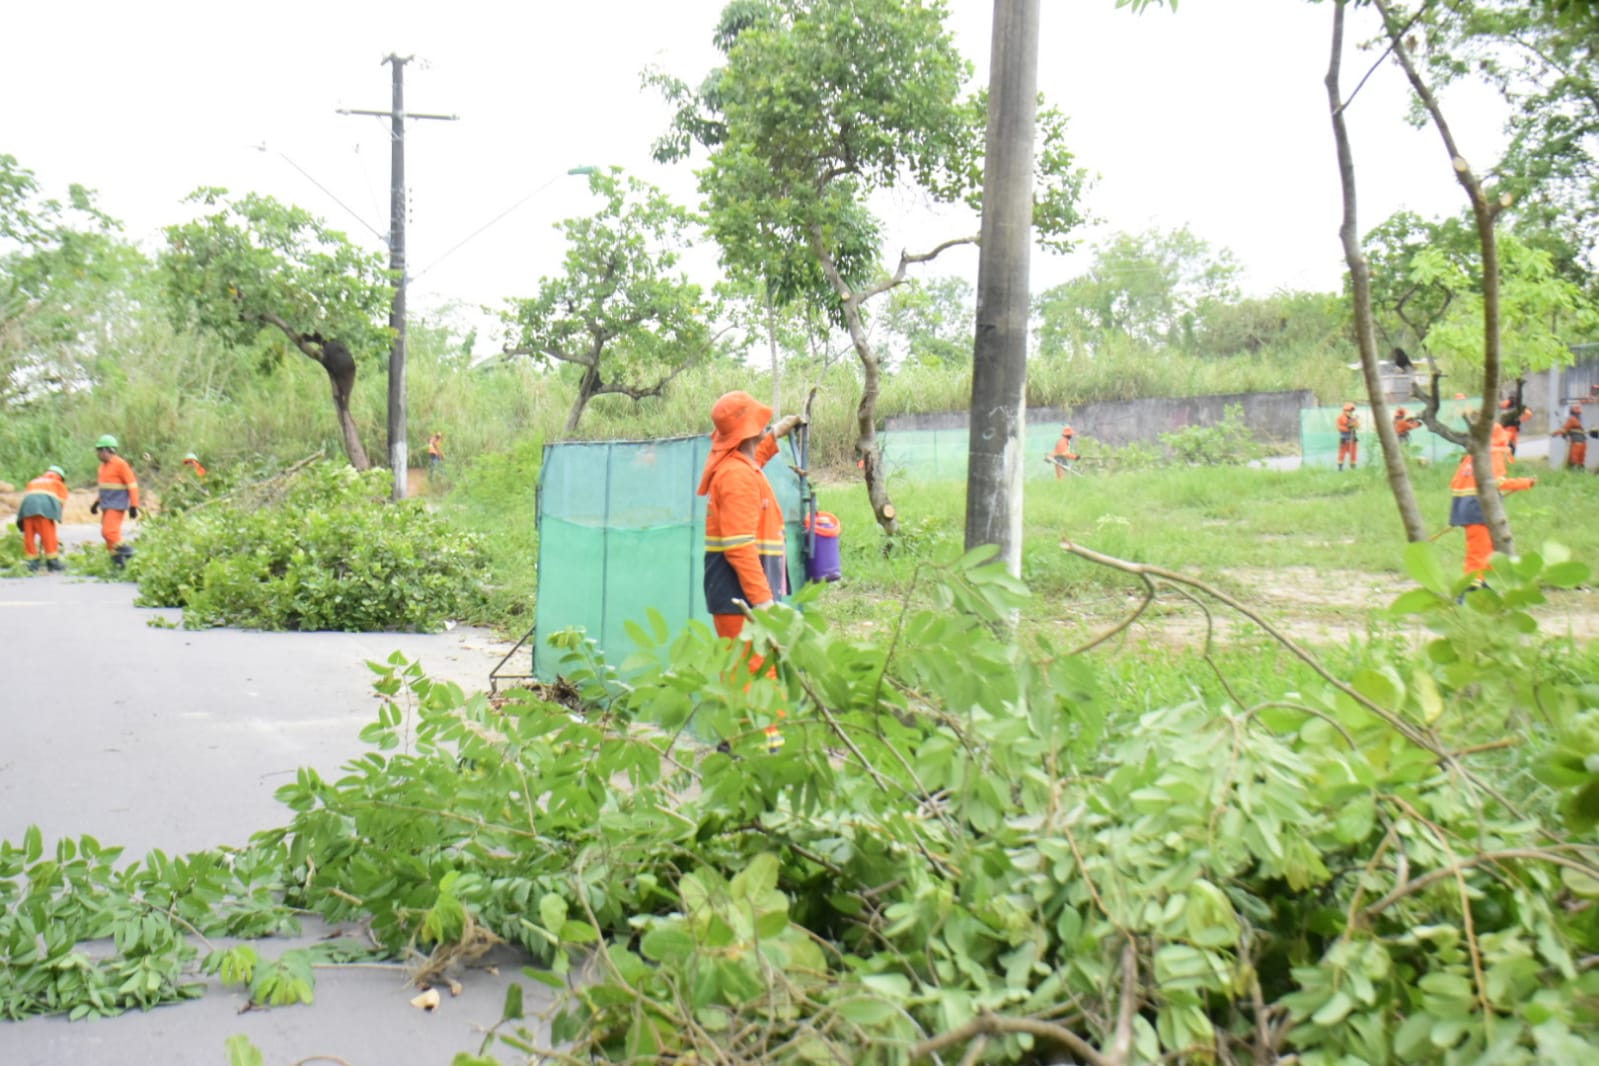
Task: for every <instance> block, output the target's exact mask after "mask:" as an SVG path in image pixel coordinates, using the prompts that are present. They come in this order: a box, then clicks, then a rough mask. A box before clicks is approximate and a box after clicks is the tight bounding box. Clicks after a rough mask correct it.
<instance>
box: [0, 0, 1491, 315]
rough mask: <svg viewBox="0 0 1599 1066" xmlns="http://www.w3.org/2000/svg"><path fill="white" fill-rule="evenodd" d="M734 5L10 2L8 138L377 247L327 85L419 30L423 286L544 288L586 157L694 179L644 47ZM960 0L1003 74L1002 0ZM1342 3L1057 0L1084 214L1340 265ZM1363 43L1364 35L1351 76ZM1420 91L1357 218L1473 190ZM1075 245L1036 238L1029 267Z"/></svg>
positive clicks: (414, 176)
mask: <svg viewBox="0 0 1599 1066" xmlns="http://www.w3.org/2000/svg"><path fill="white" fill-rule="evenodd" d="M723 3H724V0H586V2H582V3H563V4H555V3H547V2H537V0H535V2H530V3H528V2H524V3H510V4H505V3H499V2H495V3H488V2H480V0H455V2H453V3H440V2H437V0H432V2H426V3H415V2H410V0H388V2H383V3H375V2H370V0H321V2H316V3H311V2H306V0H279V2H277V3H274V4H270V5H258V4H218V3H215V2H209V3H204V4H201V3H195V2H190V0H147V2H145V3H142V4H133V3H127V2H125V0H123V2H117V3H108V2H104V0H88V2H80V3H77V4H72V5H57V4H44V3H37V4H26V5H13V7H12V8H11V9H10V10H8V12H7V17H6V32H5V35H4V38H3V39H0V99H3V100H4V101H5V104H4V108H3V110H0V152H8V153H10V154H12V155H14V156H16V157H17V158H18V160H19V161H20V162H21V163H22V165H23V166H25V167H27V168H29V169H31V170H33V171H34V172H35V173H36V175H37V176H38V177H39V179H40V181H41V182H42V183H43V184H44V186H45V188H46V189H47V190H48V191H50V192H52V193H57V194H59V193H60V192H62V191H63V190H64V188H65V186H66V184H67V183H69V182H81V183H83V184H85V185H88V186H90V187H91V188H95V189H97V190H99V193H100V197H101V203H102V206H103V207H104V208H105V209H106V210H107V211H109V212H110V213H111V214H112V215H114V216H116V217H118V218H120V219H122V220H123V221H124V222H125V223H126V224H127V227H128V231H129V233H130V234H131V235H132V236H134V237H135V238H139V239H141V240H144V241H146V243H147V244H148V246H150V247H151V248H153V247H154V245H155V242H156V239H157V236H158V234H159V230H160V227H161V226H163V225H165V224H167V223H171V222H173V221H177V220H178V219H180V218H182V217H184V210H185V209H184V208H183V207H182V206H181V205H180V203H179V201H180V200H181V199H182V198H183V196H184V195H185V194H186V193H188V192H189V191H190V190H191V189H193V188H195V187H196V186H199V185H221V186H225V187H227V188H230V189H232V190H234V191H244V190H255V191H259V192H264V193H270V194H271V195H274V196H276V197H278V198H280V199H283V200H287V201H291V202H294V203H297V204H300V205H301V206H304V207H306V208H309V209H311V210H312V211H314V212H316V213H318V214H320V215H322V216H323V217H325V218H327V219H328V220H329V221H330V222H331V223H333V224H334V225H336V226H339V227H342V228H344V229H345V230H346V231H347V232H348V233H349V234H350V236H351V237H352V238H355V239H357V240H359V241H361V242H362V243H364V244H366V245H368V246H370V247H372V248H375V249H379V248H382V247H383V242H382V240H381V236H380V235H381V234H382V233H383V232H385V231H386V230H387V228H388V213H389V208H388V184H389V146H388V123H387V119H381V120H380V119H377V118H368V117H358V116H346V115H339V114H338V113H337V109H339V108H364V109H373V110H387V108H388V107H389V103H390V68H389V67H388V66H386V65H383V63H382V60H383V57H384V56H385V55H387V54H389V53H398V54H401V55H414V56H415V57H416V59H415V61H414V62H412V63H411V64H410V65H408V66H407V67H406V79H405V94H406V97H405V102H406V108H407V110H408V111H411V112H428V113H438V114H453V115H458V116H459V120H458V121H454V122H435V121H414V122H412V123H411V125H410V127H409V130H408V133H407V139H406V147H407V152H406V172H407V184H408V186H409V188H410V203H411V209H410V221H409V222H408V224H407V246H408V250H409V259H410V264H411V273H412V276H413V278H414V281H413V283H412V289H411V306H412V307H413V308H426V307H428V306H430V305H432V304H434V303H436V302H438V301H440V300H443V299H446V298H455V299H459V300H463V301H467V302H470V303H497V302H498V301H500V300H501V299H502V298H504V297H508V296H512V295H530V294H531V293H532V292H533V290H534V289H535V287H536V285H537V281H538V278H539V277H540V276H541V275H543V274H547V273H550V272H552V271H553V270H555V269H556V267H557V266H558V264H559V257H560V244H559V240H558V237H557V236H556V235H555V234H554V232H553V231H552V230H551V225H552V223H554V222H556V221H558V220H560V219H562V218H566V217H571V216H574V215H579V214H583V213H587V212H588V211H589V210H592V208H593V206H594V205H593V202H592V199H591V197H590V196H589V195H588V193H587V191H586V187H585V185H584V182H583V179H582V178H580V177H567V176H565V172H566V171H567V170H568V169H569V168H570V167H573V166H579V165H585V164H606V165H610V164H615V165H620V166H623V167H626V168H627V169H628V170H630V171H631V172H634V173H636V174H638V175H639V176H641V177H644V178H646V179H647V180H650V181H653V182H655V183H657V184H659V185H661V186H663V187H665V188H666V189H668V190H669V191H670V192H671V193H673V195H674V196H676V197H678V198H679V199H681V200H683V201H685V202H691V201H693V199H694V196H695V192H694V180H693V175H692V172H691V168H690V167H689V166H684V165H680V166H675V167H661V166H658V165H656V164H654V163H652V162H651V161H650V160H649V146H650V142H651V140H652V139H653V138H654V137H655V136H657V135H658V134H659V133H660V131H661V130H662V129H663V128H664V126H665V123H666V121H667V110H666V108H665V106H664V105H663V104H662V103H661V102H660V101H659V98H658V96H656V95H655V94H654V93H653V92H652V91H646V90H643V89H641V87H640V72H641V71H642V70H643V69H644V68H646V67H649V66H652V65H654V66H659V67H661V68H663V69H665V70H667V71H669V72H671V73H674V74H677V75H679V76H682V77H684V78H685V79H687V80H688V81H690V82H691V83H698V81H699V79H700V78H701V77H702V76H703V75H704V73H705V71H706V70H707V69H708V68H709V67H710V66H711V65H712V64H713V63H714V62H715V60H716V53H715V52H714V50H713V49H712V48H711V46H710V43H709V41H710V33H711V29H712V27H713V26H714V24H715V20H716V16H717V14H718V13H719V11H720V10H721V8H722V6H723ZM951 9H952V19H951V28H952V30H953V31H954V33H955V35H956V39H957V41H958V43H959V44H960V46H961V48H962V49H963V50H964V51H965V52H966V54H967V56H968V57H969V58H970V59H971V60H972V62H973V63H974V65H975V67H976V78H977V80H978V81H979V82H980V83H985V84H986V80H987V74H988V54H989V32H990V27H991V19H992V11H993V4H992V2H991V0H952V2H951ZM1331 19H1332V13H1331V6H1330V5H1328V4H1311V3H1308V2H1303V0H1182V3H1181V5H1180V8H1179V10H1178V11H1177V12H1176V13H1175V14H1174V13H1172V12H1170V11H1166V10H1162V9H1151V10H1148V11H1146V12H1145V13H1144V14H1142V15H1133V14H1131V13H1129V12H1127V11H1118V10H1116V8H1115V5H1114V3H1113V0H1044V7H1043V24H1042V28H1041V41H1040V54H1041V62H1040V82H1041V86H1040V87H1041V89H1042V91H1043V92H1044V93H1045V94H1046V96H1047V97H1048V99H1049V100H1050V101H1051V102H1052V103H1054V104H1056V105H1057V106H1059V107H1060V108H1061V109H1062V110H1063V111H1065V112H1066V114H1067V115H1069V116H1070V120H1071V125H1070V139H1071V142H1072V144H1073V147H1074V149H1075V151H1076V152H1077V155H1078V159H1079V161H1080V163H1081V164H1082V165H1083V166H1084V167H1086V168H1087V169H1088V170H1089V171H1090V172H1092V173H1094V174H1096V175H1097V176H1098V177H1097V182H1096V184H1095V186H1094V188H1093V189H1092V190H1091V192H1090V195H1089V199H1088V203H1087V208H1088V210H1089V211H1090V212H1091V213H1092V214H1094V215H1095V216H1097V217H1098V218H1099V219H1101V220H1103V222H1102V224H1101V225H1100V226H1098V227H1096V228H1094V229H1092V230H1089V231H1086V232H1085V234H1084V236H1085V239H1086V240H1087V241H1089V242H1091V241H1092V240H1094V239H1102V238H1103V237H1104V236H1106V235H1107V234H1109V233H1111V232H1115V231H1118V230H1127V231H1140V230H1144V229H1147V228H1149V227H1161V228H1163V229H1170V228H1175V227H1177V226H1181V225H1184V224H1186V225H1188V226H1190V227H1191V228H1192V229H1193V231H1194V232H1195V233H1196V234H1197V235H1199V236H1200V237H1202V238H1204V239H1206V240H1207V241H1209V242H1211V244H1212V245H1215V246H1222V247H1227V248H1230V249H1232V250H1233V252H1234V253H1235V254H1236V255H1237V256H1238V258H1239V259H1240V261H1241V262H1242V263H1243V264H1244V266H1245V268H1246V270H1247V274H1246V279H1245V287H1246V289H1247V290H1248V291H1249V292H1251V293H1254V294H1265V293H1269V292H1272V291H1274V290H1278V289H1313V290H1332V289H1335V288H1337V287H1338V285H1339V284H1340V277H1341V272H1342V258H1341V252H1340V248H1339V244H1338V237H1337V228H1338V223H1339V216H1340V211H1341V205H1340V203H1339V199H1338V183H1337V174H1336V170H1335V161H1334V155H1333V144H1332V134H1331V128H1330V123H1329V120H1328V118H1327V107H1326V96H1325V90H1324V89H1323V87H1322V77H1323V74H1324V72H1325V70H1326V65H1327V55H1328V47H1329V43H1328V42H1329V34H1330V28H1331ZM1366 30H1367V31H1368V32H1369V30H1370V26H1369V24H1367V26H1366ZM1359 37H1360V34H1352V35H1351V40H1358V39H1359ZM1372 58H1373V54H1372V53H1370V52H1355V51H1353V50H1351V51H1350V54H1349V55H1348V56H1347V57H1346V60H1345V77H1344V81H1345V86H1346V93H1347V91H1348V88H1349V87H1351V86H1353V85H1354V83H1355V82H1356V81H1357V80H1358V79H1359V78H1360V76H1361V75H1362V74H1364V73H1365V70H1366V68H1367V67H1368V66H1369V65H1370V63H1371V61H1372ZM1404 99H1405V92H1404V85H1403V83H1402V78H1401V76H1400V75H1399V73H1398V72H1397V71H1396V70H1394V69H1392V68H1391V66H1389V67H1384V68H1383V69H1382V70H1380V71H1379V72H1378V74H1377V75H1376V76H1375V77H1373V79H1372V80H1371V82H1370V83H1369V84H1368V85H1367V86H1366V88H1365V89H1364V90H1363V92H1362V94H1361V96H1360V98H1359V99H1358V100H1357V101H1356V103H1355V105H1354V106H1353V108H1352V109H1351V112H1350V116H1349V122H1350V127H1351V131H1352V135H1353V138H1354V142H1355V145H1354V151H1355V163H1356V167H1357V171H1358V176H1359V180H1360V197H1361V201H1360V222H1361V226H1362V228H1363V229H1366V228H1369V227H1371V226H1373V225H1375V224H1376V223H1378V222H1380V221H1381V220H1382V219H1383V218H1384V217H1386V216H1387V215H1388V214H1390V213H1391V212H1393V211H1394V210H1397V209H1399V208H1401V207H1409V208H1410V209H1412V210H1416V211H1419V212H1421V213H1422V214H1424V215H1427V216H1436V215H1441V214H1453V213H1456V212H1457V211H1459V210H1460V209H1461V208H1462V207H1463V206H1464V204H1465V201H1464V199H1463V197H1462V194H1461V193H1460V191H1459V188H1458V186H1457V185H1456V184H1455V182H1454V180H1453V178H1452V176H1451V174H1450V171H1449V169H1448V165H1447V160H1446V158H1445V155H1444V151H1443V148H1442V147H1441V145H1440V143H1439V140H1438V137H1437V135H1436V134H1435V133H1433V132H1432V131H1431V130H1430V129H1429V130H1421V131H1416V130H1412V129H1411V128H1410V127H1408V126H1406V125H1405V123H1404V121H1403V111H1404ZM1444 103H1445V108H1446V112H1447V113H1448V115H1449V117H1450V120H1451V123H1452V124H1453V125H1454V126H1455V127H1456V134H1457V137H1458V138H1459V140H1460V142H1461V144H1462V148H1463V150H1464V151H1465V153H1466V154H1467V156H1468V158H1469V159H1470V160H1471V162H1472V163H1473V164H1474V165H1475V166H1476V167H1477V169H1479V170H1482V169H1484V168H1485V167H1486V165H1487V164H1488V163H1489V162H1490V161H1491V158H1492V156H1493V155H1494V154H1495V153H1496V152H1497V150H1498V147H1499V143H1500V142H1499V138H1498V135H1497V126H1498V121H1497V114H1496V112H1495V109H1494V108H1493V106H1492V101H1491V99H1489V98H1488V97H1487V95H1486V94H1483V93H1473V94H1470V95H1458V94H1457V95H1455V96H1446V97H1445V101H1444ZM513 205H515V206H513ZM885 207H886V209H887V210H888V211H889V212H891V214H892V217H893V226H892V229H891V235H892V238H893V242H894V246H895V247H896V248H897V247H898V246H900V245H905V246H908V247H910V248H911V250H913V251H914V250H918V249H925V248H928V247H931V246H932V245H934V244H936V243H938V242H939V241H940V240H942V239H944V238H946V237H949V236H952V235H955V234H961V233H966V232H975V229H976V224H975V221H973V220H971V219H969V218H962V217H959V216H958V215H951V214H949V213H948V212H945V213H943V214H935V213H932V212H929V211H928V209H927V207H926V205H925V204H923V203H921V202H920V201H919V200H918V199H917V198H916V197H914V196H905V195H901V196H898V197H896V198H895V199H894V200H893V201H891V202H889V203H887V204H886V205H885ZM507 211H508V212H509V213H506V214H504V217H503V218H498V216H500V215H501V214H502V213H505V212H507ZM496 218H498V221H492V223H491V220H494V219H496ZM485 224H488V225H487V228H486V229H484V230H483V231H482V232H481V233H478V234H477V235H475V236H473V234H474V231H477V230H478V229H479V228H480V227H483V226H485ZM463 241H464V243H462V242H463ZM1084 262H1085V257H1084V256H1082V255H1078V256H1068V257H1064V258H1063V257H1058V256H1051V255H1047V254H1044V253H1038V254H1037V255H1036V256H1035V260H1034V271H1033V274H1034V287H1035V289H1039V288H1043V287H1045V286H1047V285H1050V284H1054V283H1058V282H1060V281H1063V280H1066V279H1067V278H1068V277H1070V276H1072V275H1073V274H1074V273H1077V272H1079V271H1080V270H1081V269H1082V268H1083V265H1084ZM975 264H976V256H975V253H970V252H968V253H963V254H960V255H956V256H952V257H947V259H946V258H941V259H940V260H939V261H938V262H936V263H935V264H933V266H932V268H931V270H932V272H933V273H937V274H945V273H962V274H966V275H967V276H969V277H972V278H975V273H976V266H975Z"/></svg>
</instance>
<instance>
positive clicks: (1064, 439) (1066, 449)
mask: <svg viewBox="0 0 1599 1066" xmlns="http://www.w3.org/2000/svg"><path fill="white" fill-rule="evenodd" d="M1075 436H1076V433H1075V431H1074V430H1073V429H1072V427H1071V426H1065V427H1063V428H1062V429H1061V431H1060V439H1059V440H1057V441H1056V442H1055V450H1054V451H1053V452H1051V453H1050V456H1049V461H1050V462H1051V463H1053V464H1054V465H1055V480H1056V481H1059V480H1060V479H1061V478H1063V477H1065V476H1066V475H1067V474H1068V473H1069V472H1070V471H1071V468H1072V460H1073V459H1081V458H1082V456H1080V455H1078V454H1077V453H1076V452H1074V451H1072V439H1073V438H1074V437H1075Z"/></svg>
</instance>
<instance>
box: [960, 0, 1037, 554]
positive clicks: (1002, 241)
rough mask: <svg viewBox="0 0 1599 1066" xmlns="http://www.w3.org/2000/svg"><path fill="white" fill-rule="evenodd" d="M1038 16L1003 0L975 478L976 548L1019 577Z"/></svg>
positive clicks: (981, 263) (975, 407)
mask: <svg viewBox="0 0 1599 1066" xmlns="http://www.w3.org/2000/svg"><path fill="white" fill-rule="evenodd" d="M1038 11H1039V0H994V40H993V46H992V56H991V60H990V62H991V70H990V74H989V86H988V142H987V161H986V163H985V166H984V172H983V226H982V237H981V240H982V248H981V251H980V252H979V254H978V260H977V339H976V343H975V346H974V348H973V352H972V408H971V414H970V419H969V421H970V424H971V439H970V444H969V450H968V455H969V461H968V464H967V470H966V549H967V550H968V551H970V550H971V549H973V548H976V547H978V546H979V545H983V544H997V545H998V546H999V549H1000V557H1001V558H1002V559H1004V561H1005V567H1006V569H1008V570H1009V571H1010V572H1011V574H1013V575H1016V576H1020V574H1021V565H1022V475H1023V466H1022V462H1023V454H1022V451H1023V447H1024V445H1025V438H1026V430H1027V426H1026V421H1027V315H1028V309H1029V306H1028V305H1029V302H1030V295H1031V294H1030V291H1029V278H1028V266H1029V263H1028V260H1029V257H1030V256H1031V255H1032V248H1033V240H1032V227H1033V137H1034V128H1035V125H1036V123H1037V118H1038Z"/></svg>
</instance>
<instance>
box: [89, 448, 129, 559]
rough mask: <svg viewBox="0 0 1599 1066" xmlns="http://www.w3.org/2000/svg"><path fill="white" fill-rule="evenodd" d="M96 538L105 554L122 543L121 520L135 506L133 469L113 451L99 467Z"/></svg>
mask: <svg viewBox="0 0 1599 1066" xmlns="http://www.w3.org/2000/svg"><path fill="white" fill-rule="evenodd" d="M99 484H100V536H101V538H102V539H104V541H105V546H106V548H107V550H109V551H116V550H117V545H119V544H121V543H122V518H123V516H124V515H125V514H127V512H128V509H129V508H130V507H137V506H139V479H138V478H136V477H134V476H133V467H131V466H129V465H128V461H127V460H126V459H124V458H122V456H120V455H118V454H117V453H116V452H112V453H111V457H110V458H109V459H107V460H106V461H105V462H103V463H101V464H100V475H99Z"/></svg>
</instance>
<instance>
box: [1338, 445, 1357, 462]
mask: <svg viewBox="0 0 1599 1066" xmlns="http://www.w3.org/2000/svg"><path fill="white" fill-rule="evenodd" d="M1359 454H1360V442H1359V441H1353V440H1341V441H1339V442H1338V465H1339V466H1343V465H1344V459H1345V457H1347V458H1348V459H1349V465H1350V466H1354V465H1355V462H1356V457H1357V456H1358V455H1359Z"/></svg>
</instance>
